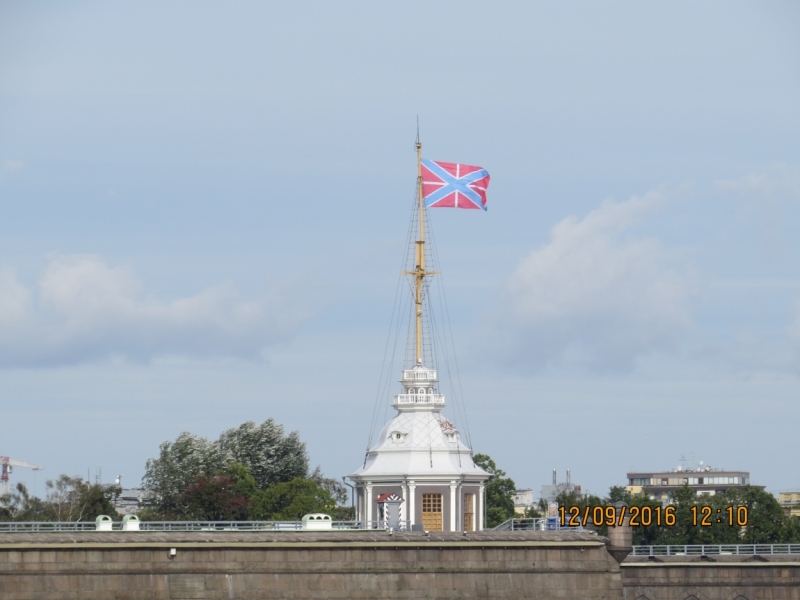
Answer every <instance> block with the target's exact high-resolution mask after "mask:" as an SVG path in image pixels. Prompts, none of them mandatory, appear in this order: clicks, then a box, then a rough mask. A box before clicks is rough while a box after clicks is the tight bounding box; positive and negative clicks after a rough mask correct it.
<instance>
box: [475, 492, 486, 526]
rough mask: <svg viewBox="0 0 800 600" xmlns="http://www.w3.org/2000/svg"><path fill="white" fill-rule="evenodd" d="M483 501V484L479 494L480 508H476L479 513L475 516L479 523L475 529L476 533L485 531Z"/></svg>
mask: <svg viewBox="0 0 800 600" xmlns="http://www.w3.org/2000/svg"><path fill="white" fill-rule="evenodd" d="M483 501H484V498H483V484H481V489H480V492H478V506H476V507H475V509H476V510H475V512H477V513H478V514H477V515H475V517H476V518H477V523H478V526H477V527H476V528H475V529H476V531H483Z"/></svg>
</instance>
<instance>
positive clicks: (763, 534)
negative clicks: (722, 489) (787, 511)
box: [725, 485, 790, 544]
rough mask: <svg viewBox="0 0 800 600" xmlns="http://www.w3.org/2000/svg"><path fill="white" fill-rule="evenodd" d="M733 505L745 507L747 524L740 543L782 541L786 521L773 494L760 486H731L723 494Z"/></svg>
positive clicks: (772, 542)
mask: <svg viewBox="0 0 800 600" xmlns="http://www.w3.org/2000/svg"><path fill="white" fill-rule="evenodd" d="M725 495H726V496H727V498H728V500H729V502H730V504H731V505H733V506H746V507H747V526H746V527H744V528H743V531H742V536H741V542H739V543H740V544H775V543H780V542H782V541H784V539H783V538H784V534H785V533H788V531H785V526H786V525H790V524H789V523H785V521H787V519H786V517H785V515H784V512H783V509H782V508H781V505H780V504H778V501H777V500H776V499H775V496H773V495H772V494H770V493H769V492H766V491H764V490H762V489H761V488H758V487H755V486H752V485H745V486H743V487H740V488H731V489H729V490H728V492H727V493H726V494H725Z"/></svg>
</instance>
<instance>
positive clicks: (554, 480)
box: [553, 469, 556, 485]
mask: <svg viewBox="0 0 800 600" xmlns="http://www.w3.org/2000/svg"><path fill="white" fill-rule="evenodd" d="M555 484H556V470H555V469H553V485H555Z"/></svg>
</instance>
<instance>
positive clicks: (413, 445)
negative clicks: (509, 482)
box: [349, 365, 489, 531]
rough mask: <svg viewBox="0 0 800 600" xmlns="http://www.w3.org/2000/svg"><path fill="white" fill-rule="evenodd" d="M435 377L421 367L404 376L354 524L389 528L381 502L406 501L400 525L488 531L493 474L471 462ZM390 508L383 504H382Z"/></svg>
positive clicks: (364, 472) (367, 467)
mask: <svg viewBox="0 0 800 600" xmlns="http://www.w3.org/2000/svg"><path fill="white" fill-rule="evenodd" d="M437 383H438V380H437V376H436V371H434V370H432V369H428V368H426V367H424V366H422V365H416V366H414V367H413V368H411V369H406V370H404V371H403V379H402V380H401V384H402V386H403V390H402V393H401V394H397V395H396V396H395V397H394V403H393V404H392V406H393V407H394V409H395V410H396V411H397V414H396V415H395V417H394V418H392V419H391V420H390V421H389V422H388V423H386V425H385V426H384V427H383V430H382V431H381V432H380V434H379V435H378V441H377V442H376V443H375V445H374V446H372V448H370V449H369V451H368V452H367V457H366V460H365V461H364V465H363V466H362V467H361V468H360V469H358V470H357V471H356V472H355V473H353V474H352V475H349V478H350V479H351V480H352V481H353V482H354V483H355V490H356V492H355V496H356V515H357V516H356V519H357V520H359V521H364V522H366V523H368V524H369V525H370V526H372V527H381V528H382V527H384V526H386V525H387V523H383V520H384V519H383V517H382V515H383V514H384V513H385V508H384V507H383V506H382V505H380V504H379V502H378V498H381V499H386V498H390V497H391V495H392V494H394V495H395V496H396V497H397V498H399V499H400V506H399V514H398V519H397V526H398V527H403V526H407V527H409V528H410V529H412V530H425V531H480V530H481V529H483V513H484V485H485V483H486V480H487V479H489V474H488V473H486V472H485V471H484V470H483V469H481V468H480V467H478V466H477V465H476V464H475V463H474V462H473V461H472V453H471V451H470V449H469V447H468V446H466V445H465V444H464V443H463V442H462V441H461V436H460V434H459V432H458V429H456V427H455V426H454V425H453V423H451V422H450V421H449V420H448V419H446V418H445V417H444V416H443V415H442V414H441V411H442V409H443V408H444V407H445V401H444V395H442V394H438V393H437V391H436V390H437ZM382 501H385V500H382Z"/></svg>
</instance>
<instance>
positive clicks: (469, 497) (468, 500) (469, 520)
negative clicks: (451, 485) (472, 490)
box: [464, 494, 475, 531]
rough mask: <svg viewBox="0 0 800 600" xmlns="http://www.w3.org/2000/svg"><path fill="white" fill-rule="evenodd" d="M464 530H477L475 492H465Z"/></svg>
mask: <svg viewBox="0 0 800 600" xmlns="http://www.w3.org/2000/svg"><path fill="white" fill-rule="evenodd" d="M464 531H475V494H464Z"/></svg>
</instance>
